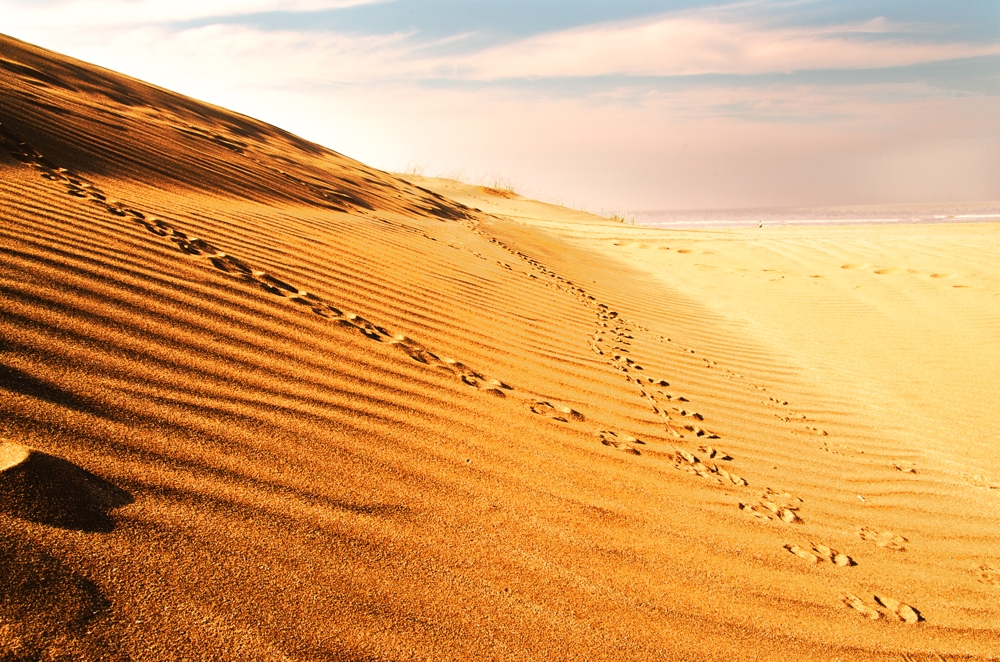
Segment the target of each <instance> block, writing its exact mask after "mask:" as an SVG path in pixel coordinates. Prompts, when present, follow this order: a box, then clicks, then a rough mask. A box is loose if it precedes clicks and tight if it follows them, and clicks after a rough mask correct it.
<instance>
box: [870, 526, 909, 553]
mask: <svg viewBox="0 0 1000 662" xmlns="http://www.w3.org/2000/svg"><path fill="white" fill-rule="evenodd" d="M858 535H859V536H861V539H862V540H871V541H872V542H874V543H875V546H876V547H881V548H883V549H891V550H893V551H897V552H905V551H906V543H907V542H909V541H908V540H907V539H906V538H904V537H903V536H900V535H896V534H895V533H893V532H892V531H876V530H875V529H869V528H866V527H861V528H859V529H858Z"/></svg>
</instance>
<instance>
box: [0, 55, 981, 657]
mask: <svg viewBox="0 0 1000 662" xmlns="http://www.w3.org/2000/svg"><path fill="white" fill-rule="evenodd" d="M0 58H2V59H0V95H2V100H3V103H2V105H0V142H2V149H0V182H2V183H0V219H2V222H0V255H2V258H0V389H2V390H0V398H2V400H0V436H3V437H5V438H7V439H8V440H10V441H9V442H8V443H7V444H6V445H4V446H2V447H0V527H2V528H0V554H2V558H3V564H2V565H0V585H2V586H3V587H4V589H5V590H4V594H3V598H2V601H0V646H2V648H0V651H3V654H4V655H6V656H7V657H6V659H40V658H41V659H101V658H105V659H150V660H158V659H248V660H249V659H288V660H351V659H356V660H362V659H391V660H395V659H413V658H417V659H533V660H538V659H590V660H599V659H629V660H635V659H692V660H705V659H726V660H743V659H746V660H750V659H790V660H807V659H817V660H834V659H838V658H839V659H842V660H847V659H896V660H935V659H948V658H949V656H952V655H955V656H972V657H980V658H986V657H989V656H990V655H995V654H996V653H997V651H998V646H1000V630H998V622H1000V620H998V612H1000V609H998V607H997V603H998V598H1000V549H998V545H997V540H998V533H1000V523H998V522H997V518H996V513H997V509H998V505H1000V489H997V483H998V482H1000V465H998V464H997V460H996V458H995V456H994V455H992V454H991V453H990V446H991V444H992V443H994V442H993V437H994V436H995V432H996V423H995V420H994V419H993V416H992V409H993V407H992V402H991V396H992V394H993V393H994V392H995V391H996V387H997V385H998V383H1000V379H998V375H997V368H996V365H997V361H996V358H997V356H998V355H1000V353H998V342H1000V341H998V338H1000V333H998V331H1000V326H998V323H997V322H998V318H1000V312H998V311H1000V306H998V305H997V303H998V302H997V300H996V296H997V293H998V291H1000V290H998V283H997V272H998V267H997V265H998V264H1000V261H998V260H997V257H998V255H997V254H998V252H1000V246H998V243H1000V242H998V240H997V239H998V233H997V228H996V226H989V225H980V226H965V227H962V226H942V227H922V228H902V229H900V228H895V229H872V228H842V229H837V230H812V229H809V230H805V229H803V230H794V231H778V230H767V231H765V232H763V233H761V232H744V233H738V232H727V233H713V234H711V235H709V234H703V233H680V232H672V233H665V232H652V231H648V230H641V229H635V228H631V227H623V226H621V225H618V224H613V223H610V222H608V221H605V220H602V219H597V218H594V217H590V216H586V215H584V214H581V213H579V212H572V211H569V210H565V209H562V208H558V207H551V206H547V205H542V204H541V203H535V202H531V201H526V200H522V199H520V198H518V197H517V196H508V197H504V196H503V195H498V194H497V193H498V192H489V191H484V190H482V189H478V188H476V187H470V186H465V185H460V184H457V183H453V182H445V181H440V180H420V181H404V180H402V179H399V178H395V177H392V176H389V175H386V174H384V173H381V172H378V171H375V170H373V169H370V168H367V167H365V166H363V165H362V164H359V163H357V162H354V161H352V160H350V159H347V158H345V157H342V156H340V155H337V154H335V153H332V152H329V151H327V150H325V149H322V148H319V147H317V146H315V145H312V144H309V143H306V142H304V141H301V140H299V139H297V138H295V137H294V136H290V135H288V134H285V133H283V132H281V131H279V130H277V129H274V128H273V127H270V126H266V125H263V124H261V123H258V122H255V121H253V120H250V119H248V118H245V117H241V116H238V115H235V114H232V113H228V112H226V111H223V110H220V109H218V108H212V107H208V106H204V105H202V104H199V103H197V102H194V101H191V100H189V99H185V98H182V97H179V96H177V95H173V94H171V93H169V92H166V91H163V90H158V89H155V88H151V87H148V86H145V85H143V84H141V83H138V82H136V81H132V80H128V79H125V78H123V77H120V76H117V75H115V74H112V73H109V72H105V71H101V70H98V69H96V68H93V67H89V66H87V65H83V64H81V63H78V62H73V61H70V60H67V59H65V58H61V57H60V56H57V55H53V54H51V53H47V52H43V51H39V50H36V49H34V48H32V47H30V46H27V45H24V44H21V43H19V42H16V41H13V40H7V39H4V40H2V41H0ZM408 179H411V180H412V179H414V178H408ZM431 191H435V192H434V193H432V192H431ZM442 196H443V197H442ZM477 209H478V210H482V211H477ZM844 265H856V266H854V267H852V268H841V267H842V266H844ZM879 272H882V273H879ZM813 276H820V278H813ZM955 286H966V287H955ZM911 469H912V471H911ZM859 495H861V496H862V497H863V498H864V501H862V500H861V499H860V498H859ZM786 546H787V547H786ZM790 550H792V551H790ZM876 596H880V598H879V599H881V601H882V604H880V603H879V602H878V599H877V598H876ZM897 600H898V601H900V603H897V602H896V601H897ZM876 616H877V618H874V617H876ZM918 619H919V621H918V622H915V623H907V622H906V621H917V620H918Z"/></svg>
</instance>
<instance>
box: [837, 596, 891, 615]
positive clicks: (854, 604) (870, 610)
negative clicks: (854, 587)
mask: <svg viewBox="0 0 1000 662" xmlns="http://www.w3.org/2000/svg"><path fill="white" fill-rule="evenodd" d="M843 602H844V604H845V605H847V606H848V607H850V608H851V609H853V610H854V611H856V612H858V613H859V614H861V615H862V616H864V617H865V618H867V619H868V620H871V621H877V620H878V619H879V618H881V617H882V614H880V613H879V610H878V609H875V608H874V607H871V606H869V605H867V604H865V601H864V600H862V599H861V598H859V597H858V596H856V595H852V594H850V593H848V594H846V595H845V596H844V598H843Z"/></svg>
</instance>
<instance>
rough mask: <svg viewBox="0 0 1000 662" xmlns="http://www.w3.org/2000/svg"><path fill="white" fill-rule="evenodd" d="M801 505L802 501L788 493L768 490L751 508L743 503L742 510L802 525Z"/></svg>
mask: <svg viewBox="0 0 1000 662" xmlns="http://www.w3.org/2000/svg"><path fill="white" fill-rule="evenodd" d="M801 505H802V499H799V498H798V497H793V496H792V495H791V494H789V493H788V492H778V491H776V490H773V489H771V488H767V490H766V491H765V492H764V493H763V494H762V495H761V496H760V499H759V500H758V502H757V504H756V505H753V506H750V505H745V504H742V503H741V504H740V510H748V511H750V512H751V513H756V514H758V515H764V517H765V518H766V519H769V520H770V519H776V520H779V521H781V522H784V523H786V524H801V523H802V522H803V520H802V517H801V516H800V515H799V507H800V506H801Z"/></svg>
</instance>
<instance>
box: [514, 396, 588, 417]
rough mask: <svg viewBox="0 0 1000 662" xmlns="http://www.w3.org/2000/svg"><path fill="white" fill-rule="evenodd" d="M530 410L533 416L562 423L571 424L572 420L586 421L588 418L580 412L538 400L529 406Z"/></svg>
mask: <svg viewBox="0 0 1000 662" xmlns="http://www.w3.org/2000/svg"><path fill="white" fill-rule="evenodd" d="M528 409H530V410H531V412H532V413H533V414H538V415H540V416H545V417H546V418H551V419H552V420H554V421H559V422H560V423H569V421H570V419H572V420H575V421H585V420H587V417H586V416H584V415H583V414H581V413H580V412H578V411H576V410H575V409H572V408H570V407H566V406H556V405H553V404H552V403H550V402H546V401H544V400H538V401H536V402H535V403H534V404H531V405H528Z"/></svg>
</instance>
